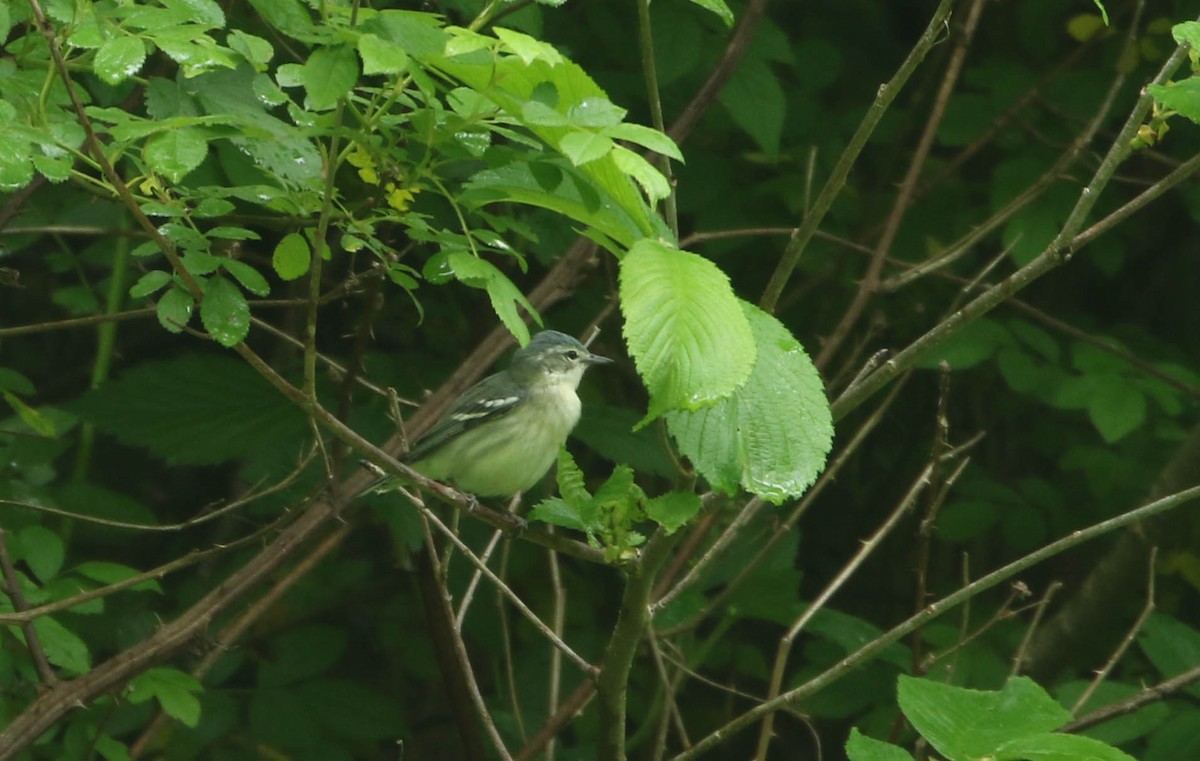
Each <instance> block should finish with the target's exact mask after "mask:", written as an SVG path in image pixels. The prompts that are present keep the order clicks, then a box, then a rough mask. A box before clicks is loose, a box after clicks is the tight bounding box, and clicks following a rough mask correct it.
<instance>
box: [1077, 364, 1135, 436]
mask: <svg viewBox="0 0 1200 761" xmlns="http://www.w3.org/2000/svg"><path fill="white" fill-rule="evenodd" d="M1088 417H1089V418H1090V419H1091V421H1092V424H1093V425H1095V426H1096V430H1097V431H1099V432H1100V435H1101V436H1103V437H1104V440H1105V441H1106V442H1108V443H1109V444H1112V443H1113V442H1115V441H1119V440H1120V439H1121V438H1123V437H1124V436H1125V435H1126V434H1128V433H1130V432H1132V431H1134V430H1136V429H1137V428H1138V426H1140V425H1141V424H1142V423H1143V422H1145V420H1146V396H1145V394H1143V393H1142V392H1141V391H1140V390H1139V389H1137V388H1135V387H1134V386H1133V385H1132V384H1130V383H1129V381H1128V380H1126V379H1125V378H1124V377H1123V376H1120V375H1116V374H1104V375H1098V376H1094V378H1093V384H1092V396H1091V399H1090V400H1089V401H1088Z"/></svg>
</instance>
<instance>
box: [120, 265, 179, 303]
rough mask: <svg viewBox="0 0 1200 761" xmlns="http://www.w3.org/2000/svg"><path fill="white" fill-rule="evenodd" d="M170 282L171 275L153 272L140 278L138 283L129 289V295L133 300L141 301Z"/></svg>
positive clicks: (159, 271) (160, 271)
mask: <svg viewBox="0 0 1200 761" xmlns="http://www.w3.org/2000/svg"><path fill="white" fill-rule="evenodd" d="M170 282H171V273H169V272H164V271H163V270H151V271H150V272H147V273H146V274H145V275H142V276H141V277H140V278H138V281H137V282H136V283H134V284H133V285H131V286H130V287H129V295H130V296H131V297H132V298H135V299H140V298H143V297H145V296H149V295H150V294H152V293H154V292H155V291H157V290H159V289H160V288H162V287H164V286H165V285H167V284H168V283H170Z"/></svg>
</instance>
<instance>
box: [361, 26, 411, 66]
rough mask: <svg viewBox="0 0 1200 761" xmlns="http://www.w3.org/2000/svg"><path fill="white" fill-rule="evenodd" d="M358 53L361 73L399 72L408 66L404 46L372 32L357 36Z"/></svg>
mask: <svg viewBox="0 0 1200 761" xmlns="http://www.w3.org/2000/svg"><path fill="white" fill-rule="evenodd" d="M358 54H359V55H360V56H362V62H363V74H400V73H401V72H403V71H404V70H405V69H407V68H408V54H407V53H405V52H404V48H402V47H400V46H399V45H397V44H396V43H394V42H391V41H390V40H384V39H380V38H379V37H376V36H375V35H373V34H369V33H368V34H364V35H363V36H361V37H359V38H358Z"/></svg>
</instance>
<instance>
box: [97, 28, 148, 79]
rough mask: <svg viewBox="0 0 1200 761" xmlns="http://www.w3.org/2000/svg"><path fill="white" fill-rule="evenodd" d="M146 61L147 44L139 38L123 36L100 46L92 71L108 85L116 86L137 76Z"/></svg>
mask: <svg viewBox="0 0 1200 761" xmlns="http://www.w3.org/2000/svg"><path fill="white" fill-rule="evenodd" d="M145 60H146V43H144V42H142V40H141V39H140V38H138V37H129V36H125V35H121V36H119V37H113V38H112V39H110V40H108V41H107V42H105V43H104V44H103V45H101V46H100V49H99V50H97V51H96V57H95V58H93V59H92V70H93V71H95V72H96V76H98V77H100V78H101V79H102V80H104V81H105V82H107V83H108V84H110V85H115V84H119V83H121V82H123V81H125V80H126V79H129V78H130V77H132V76H133V75H134V74H137V73H138V69H140V68H142V64H143V63H144V62H145Z"/></svg>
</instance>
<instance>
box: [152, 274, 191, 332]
mask: <svg viewBox="0 0 1200 761" xmlns="http://www.w3.org/2000/svg"><path fill="white" fill-rule="evenodd" d="M195 306H196V301H195V299H193V298H192V294H190V293H188V292H187V291H185V290H184V289H183V288H182V287H181V286H179V285H176V286H175V287H174V288H172V289H171V290H169V291H167V292H166V293H164V294H163V295H162V298H160V299H159V300H158V304H156V305H155V311H156V313H157V314H158V322H159V324H160V325H162V326H163V327H164V328H166V329H167V330H168V331H169V332H171V333H179V332H181V331H182V330H183V327H184V326H185V325H187V324H188V320H190V319H191V318H192V309H193V308H194V307H195Z"/></svg>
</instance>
